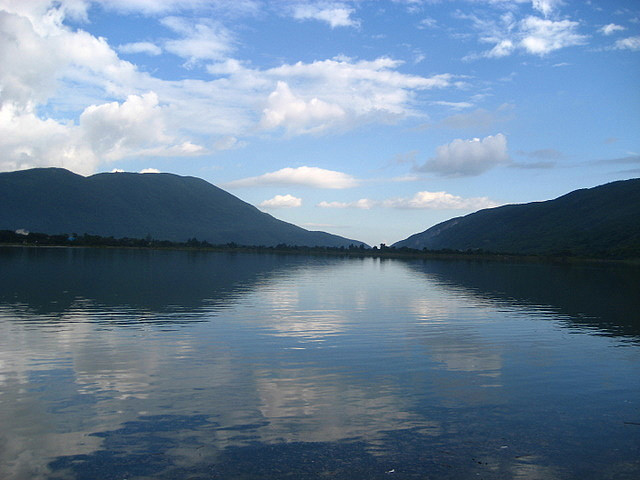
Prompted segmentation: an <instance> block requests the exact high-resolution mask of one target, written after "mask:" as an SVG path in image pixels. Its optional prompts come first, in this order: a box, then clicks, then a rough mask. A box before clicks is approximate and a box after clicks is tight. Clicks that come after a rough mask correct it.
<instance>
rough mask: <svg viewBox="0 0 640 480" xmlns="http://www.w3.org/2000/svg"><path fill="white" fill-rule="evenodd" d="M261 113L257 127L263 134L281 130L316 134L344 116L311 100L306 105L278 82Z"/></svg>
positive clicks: (319, 101)
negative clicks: (265, 131)
mask: <svg viewBox="0 0 640 480" xmlns="http://www.w3.org/2000/svg"><path fill="white" fill-rule="evenodd" d="M267 105H268V106H267V108H265V109H264V110H263V115H262V120H261V122H260V123H261V126H262V127H263V128H265V129H267V130H270V129H274V128H278V127H284V128H285V129H286V130H287V132H289V133H295V134H302V133H319V132H321V131H323V130H326V129H327V128H329V127H330V126H331V125H332V124H333V123H334V122H335V121H336V120H339V119H340V118H343V117H344V116H345V111H344V110H343V109H342V108H341V107H340V106H339V105H335V104H329V103H327V102H323V101H322V100H319V99H318V98H312V99H311V100H309V101H308V102H306V101H304V100H303V99H301V98H299V97H296V96H295V95H294V94H293V93H292V92H291V89H290V88H289V85H287V84H286V83H285V82H278V84H277V86H276V89H275V90H274V91H273V92H271V94H270V95H269V98H268V100H267Z"/></svg>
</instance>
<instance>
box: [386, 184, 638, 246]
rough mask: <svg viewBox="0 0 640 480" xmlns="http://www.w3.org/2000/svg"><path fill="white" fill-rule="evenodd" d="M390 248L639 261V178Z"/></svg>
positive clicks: (472, 219)
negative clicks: (600, 257) (613, 258)
mask: <svg viewBox="0 0 640 480" xmlns="http://www.w3.org/2000/svg"><path fill="white" fill-rule="evenodd" d="M393 246H394V247H397V248H400V247H409V248H416V249H423V248H427V249H432V250H440V249H453V250H469V249H472V250H476V249H483V250H485V251H491V252H500V253H517V254H559V253H565V254H566V253H570V254H573V255H581V256H593V255H597V256H602V255H616V256H624V257H640V178H636V179H632V180H623V181H618V182H613V183H608V184H606V185H601V186H598V187H594V188H588V189H581V190H576V191H574V192H571V193H568V194H567V195H564V196H562V197H559V198H556V199H554V200H549V201H545V202H534V203H526V204H520V205H505V206H502V207H497V208H488V209H485V210H480V211H478V212H475V213H472V214H470V215H466V216H464V217H458V218H453V219H451V220H448V221H446V222H442V223H440V224H438V225H435V226H433V227H431V228H429V229H428V230H425V231H424V232H422V233H417V234H415V235H412V236H410V237H408V238H406V239H405V240H402V241H400V242H397V243H395V244H394V245H393Z"/></svg>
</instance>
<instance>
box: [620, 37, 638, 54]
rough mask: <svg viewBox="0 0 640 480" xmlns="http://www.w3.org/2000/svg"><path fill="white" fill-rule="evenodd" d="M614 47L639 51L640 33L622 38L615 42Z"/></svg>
mask: <svg viewBox="0 0 640 480" xmlns="http://www.w3.org/2000/svg"><path fill="white" fill-rule="evenodd" d="M613 48H615V49H616V50H633V51H638V50H640V35H639V36H637V37H627V38H621V39H620V40H618V41H617V42H616V43H615V44H614V46H613Z"/></svg>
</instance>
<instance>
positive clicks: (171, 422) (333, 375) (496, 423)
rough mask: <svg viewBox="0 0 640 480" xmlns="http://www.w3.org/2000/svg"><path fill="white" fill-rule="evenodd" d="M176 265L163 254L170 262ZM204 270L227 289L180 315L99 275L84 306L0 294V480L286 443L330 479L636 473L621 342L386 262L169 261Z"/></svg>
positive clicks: (79, 299) (143, 472)
mask: <svg viewBox="0 0 640 480" xmlns="http://www.w3.org/2000/svg"><path fill="white" fill-rule="evenodd" d="M112 255H118V253H117V252H113V253H112ZM126 255H127V256H128V257H127V259H128V262H129V263H130V264H132V266H131V268H133V269H137V268H138V267H139V265H137V264H136V261H137V260H136V257H135V255H132V254H131V253H130V252H129V253H127V254H126ZM180 255H181V253H175V254H173V255H171V256H170V257H166V256H161V257H160V259H161V260H162V261H163V262H164V263H163V264H165V263H166V264H167V265H168V266H167V268H169V269H171V270H175V269H176V268H178V267H180V266H181V265H182V264H181V260H180V258H181V257H180ZM185 255H186V254H185ZM167 258H169V259H170V261H168V262H167ZM243 258H244V259H245V260H247V262H246V264H244V263H243V261H242V259H243ZM215 259H221V260H220V262H221V263H216V262H217V260H215ZM45 260H46V258H45V259H44V260H43V258H41V257H39V260H38V261H45ZM85 260H86V259H85ZM107 260H108V258H107ZM252 260H256V262H254V263H251V261H252ZM302 260H304V261H302ZM77 261H79V260H77V259H75V260H74V259H71V260H69V262H70V264H69V265H70V266H71V267H77V266H78V265H77V263H75V262H77ZM102 261H104V260H102ZM65 262H67V260H65ZM65 262H62V263H61V264H60V263H59V264H58V266H60V265H67V264H68V263H65ZM144 262H145V268H147V269H151V270H154V271H156V272H159V273H160V274H161V275H167V273H166V272H164V271H163V269H162V268H163V267H162V266H161V265H155V264H153V259H151V260H150V259H149V258H148V257H146V256H145V257H144ZM149 262H152V264H151V265H150V264H149ZM203 262H204V263H205V264H206V265H207V266H208V268H209V269H210V270H211V271H218V272H219V271H220V270H223V271H224V270H225V269H228V268H234V269H235V277H236V278H235V280H234V283H233V285H231V286H228V285H225V284H224V282H223V281H221V279H220V275H218V279H212V277H211V276H209V275H208V274H207V270H205V269H201V271H199V272H195V273H194V275H193V281H196V282H200V283H199V285H198V286H195V285H194V288H195V289H196V290H197V294H195V295H194V294H193V293H189V294H188V295H187V296H186V297H185V298H186V299H188V301H185V303H184V304H180V303H179V300H180V298H181V297H180V295H177V294H175V292H174V293H173V294H172V293H166V295H165V298H164V299H163V298H157V299H155V298H151V297H149V288H150V287H149V288H147V287H148V286H146V287H145V288H144V292H143V294H141V295H142V296H141V297H139V298H136V296H135V292H131V291H128V292H120V291H118V288H119V286H118V284H117V283H113V282H111V283H110V285H109V286H106V285H99V284H98V285H95V288H96V290H95V295H94V296H93V297H92V296H91V293H92V291H91V289H90V288H86V287H85V286H82V285H75V284H68V285H64V286H63V288H64V289H65V291H67V292H69V296H73V298H72V299H68V300H67V303H66V306H65V307H64V308H59V305H57V306H56V305H50V304H51V303H52V301H55V298H54V297H48V296H43V295H42V294H38V296H37V299H35V300H34V299H32V297H31V296H30V295H29V292H28V291H27V290H25V289H21V290H17V291H16V292H15V293H12V294H11V295H12V297H11V298H17V299H18V300H19V301H8V300H7V296H6V295H5V296H4V300H3V303H2V304H0V425H2V429H1V431H0V476H1V477H2V478H7V479H23V478H24V479H27V478H35V479H38V478H49V477H51V475H52V472H53V471H55V475H59V476H60V478H65V475H67V476H68V478H82V474H83V472H85V473H86V471H87V469H89V470H90V469H91V468H97V465H103V464H104V463H105V462H106V463H107V464H109V465H111V467H109V468H112V469H113V471H112V472H111V474H112V475H111V476H109V477H108V478H136V477H139V478H145V477H147V478H149V477H153V478H160V477H162V478H165V477H166V478H176V477H180V476H184V477H185V478H188V475H190V474H192V473H193V474H194V475H196V474H199V475H202V476H206V475H205V474H206V472H209V473H211V470H210V469H211V468H212V467H211V465H218V467H216V468H224V466H225V465H228V468H229V470H228V472H233V471H234V469H236V471H237V469H241V468H244V467H243V466H245V467H246V465H248V464H250V463H251V462H250V461H249V460H247V459H250V458H253V457H254V456H255V455H262V456H261V457H260V458H261V459H262V460H261V461H262V462H263V465H265V466H264V468H270V467H269V465H270V463H269V462H270V461H271V460H273V459H274V458H276V457H278V458H281V457H282V456H285V457H286V456H287V455H288V454H289V453H288V452H295V455H294V454H293V453H291V455H293V456H294V457H295V458H296V459H298V458H301V459H302V460H299V459H298V460H295V461H294V460H291V461H290V464H289V468H290V469H292V471H293V470H295V468H297V467H299V466H300V465H302V464H301V463H299V462H303V463H304V462H306V461H307V460H304V459H306V458H308V457H309V458H314V459H315V461H316V463H315V465H316V467H314V468H319V469H320V470H318V471H317V472H316V473H317V474H318V475H320V474H323V475H329V474H330V473H331V472H333V475H332V476H335V477H341V476H342V478H378V477H377V476H376V475H382V476H384V475H385V473H384V472H385V471H388V470H391V469H394V470H396V471H397V473H398V476H397V477H396V478H403V477H402V475H401V474H402V472H403V471H404V472H405V474H407V475H408V474H409V473H411V474H412V475H414V474H415V475H414V476H418V475H419V474H420V472H423V473H424V471H425V470H424V469H427V470H428V471H430V472H435V473H433V475H434V477H435V478H471V477H474V478H475V477H476V476H478V475H482V476H483V478H541V479H554V478H578V477H580V478H598V477H597V476H592V477H589V475H586V476H585V475H584V474H583V473H584V472H585V471H586V472H592V473H591V475H595V474H594V473H593V472H596V473H598V472H599V473H603V472H605V471H606V472H608V474H609V473H616V474H618V475H620V478H633V477H632V476H631V474H635V473H638V472H640V465H638V460H637V457H633V455H632V454H633V453H637V445H638V444H639V442H640V428H638V427H637V426H636V425H635V424H633V422H636V421H640V419H639V417H640V402H639V401H638V400H637V399H638V398H639V395H638V394H639V393H640V385H639V384H640V352H639V351H638V348H637V347H636V346H634V345H633V344H630V343H628V342H623V341H621V340H619V339H617V338H615V337H601V336H594V335H590V334H585V332H586V333H590V332H591V330H584V329H582V328H581V326H580V324H571V321H572V317H571V316H567V314H558V313H554V312H555V307H554V306H553V305H551V306H546V307H544V308H539V307H533V306H531V307H528V306H526V305H525V306H523V305H521V304H519V303H518V302H517V301H514V302H512V303H509V302H506V301H505V300H504V298H502V297H501V298H498V299H496V300H495V301H494V300H493V299H492V298H493V297H491V296H488V295H480V294H478V291H477V290H476V289H468V288H467V287H466V286H464V287H463V286H461V284H451V283H450V282H449V283H447V282H445V281H443V277H442V272H439V273H438V275H432V274H431V273H430V272H424V271H422V270H421V269H422V267H419V268H416V266H415V265H413V264H405V263H403V262H395V261H380V260H372V259H365V260H340V259H314V258H307V259H305V258H304V257H300V258H296V259H294V260H292V259H291V258H289V257H283V258H281V259H278V257H276V258H275V259H273V258H270V259H267V260H265V259H261V260H258V259H257V258H256V257H254V256H247V257H243V256H242V255H238V256H234V258H233V259H229V258H227V257H225V256H216V255H211V256H209V257H202V258H201V260H200V263H198V262H196V263H194V262H193V259H192V258H190V257H189V259H188V261H187V262H185V263H184V265H182V267H183V268H184V269H185V270H188V269H189V268H196V269H197V268H200V267H198V266H197V265H201V264H202V263H203ZM207 262H210V264H208V263H207ZM96 265H100V262H98V261H97V260H96V259H95V258H93V257H92V258H91V267H92V268H95V267H96ZM118 265H119V268H123V267H122V263H121V262H118ZM34 268H36V267H34ZM105 268H106V267H105ZM460 268H462V267H460ZM466 268H471V269H472V268H473V266H467V267H466ZM36 271H37V269H36ZM79 274H81V275H85V274H86V272H82V271H81V272H80V273H79ZM107 277H109V278H112V274H109V275H107ZM179 277H180V281H182V282H185V281H188V278H189V276H188V275H184V274H180V275H179ZM167 278H168V277H167ZM537 280H539V279H537ZM537 280H536V281H537ZM139 281H143V277H139ZM532 281H534V279H532ZM156 282H157V281H156ZM203 282H204V285H203ZM208 282H209V283H208ZM25 285H26V282H25ZM187 286H188V285H187ZM187 286H185V285H182V286H181V287H180V288H181V289H183V290H185V289H186V287H187ZM126 287H127V288H130V287H131V285H130V284H126ZM3 288H5V289H9V288H11V287H10V286H7V285H6V284H5V285H4V286H3ZM25 288H26V287H25ZM167 288H168V289H170V284H169V283H168V284H167ZM536 288H537V287H536ZM74 289H76V290H74ZM163 291H164V290H163ZM167 291H168V290H167ZM77 293H82V295H77ZM119 298H121V299H125V300H126V301H124V302H123V303H121V304H120V303H118V300H117V299H119ZM47 305H49V307H47ZM607 328H609V327H607ZM625 339H626V338H625ZM624 345H626V348H616V347H620V346H624ZM625 422H627V423H625ZM629 422H631V423H629ZM602 442H606V443H607V444H611V445H614V446H615V449H610V450H606V449H605V450H603V449H602V448H600V446H601V444H602ZM599 444H600V446H599ZM302 445H309V448H310V449H311V450H305V447H303V446H302ZM267 446H269V448H271V449H272V450H269V451H271V452H272V453H270V454H269V453H268V452H269V451H267V450H265V448H267ZM247 449H248V450H247ZM273 449H275V450H273ZM265 452H267V453H265ZM327 452H329V453H327ZM342 454H344V455H345V456H346V457H347V458H348V459H350V460H348V462H347V463H349V462H351V465H350V467H349V468H351V470H350V473H351V477H350V476H349V470H348V469H347V467H346V466H345V467H344V469H343V470H340V468H338V467H336V462H337V461H338V458H340V455H342ZM570 457H571V460H568V458H570ZM287 458H288V457H287ZM323 459H324V460H323ZM359 461H361V463H358V462H359ZM247 462H248V463H247ZM296 462H298V463H296ZM323 462H324V463H323ZM332 462H333V463H332ZM305 465H307V466H306V467H305V468H312V467H311V466H310V464H308V463H306V464H305ZM427 467H428V468H427ZM605 467H606V468H605ZM246 468H258V467H256V466H251V467H246ZM283 468H284V470H283V471H284V472H286V471H287V465H286V462H285V465H284V466H283ZM300 468H301V467H300ZM83 469H85V470H83ZM136 469H137V470H136ZM208 469H209V470H208ZM332 469H333V470H332ZM385 469H386V470H385ZM403 469H404V470H403ZM421 469H422V470H421ZM65 472H66V473H65ZM136 472H137V473H136ZM358 472H360V473H358ZM218 473H220V472H218ZM262 473H263V474H264V472H262ZM394 473H395V472H394ZM627 473H629V475H628V476H626V477H625V475H626V474H627ZM118 475H120V476H118ZM220 475H222V474H221V473H220ZM232 476H233V475H232ZM86 478H91V477H90V476H88V477H86ZM105 478H106V477H105ZM247 478H254V477H251V475H250V474H248V473H247ZM255 478H263V477H260V475H259V474H258V473H256V475H255ZM380 478H382V477H380Z"/></svg>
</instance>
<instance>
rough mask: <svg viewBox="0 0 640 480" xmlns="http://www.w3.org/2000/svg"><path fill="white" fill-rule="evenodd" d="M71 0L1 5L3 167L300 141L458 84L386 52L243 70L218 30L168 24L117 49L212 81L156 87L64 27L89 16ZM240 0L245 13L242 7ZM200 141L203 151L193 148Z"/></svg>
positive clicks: (82, 165)
mask: <svg viewBox="0 0 640 480" xmlns="http://www.w3.org/2000/svg"><path fill="white" fill-rule="evenodd" d="M76 3H78V2H75V3H74V1H71V0H64V1H60V2H54V1H49V0H41V1H37V2H36V1H33V2H17V1H16V2H7V1H4V3H2V5H3V10H2V11H0V65H2V68H0V91H1V96H0V102H1V103H0V109H1V112H2V113H1V116H2V119H1V123H0V155H1V158H2V160H0V168H2V169H14V168H28V167H33V166H49V165H57V166H65V167H66V168H71V169H72V170H74V171H76V172H79V173H92V172H93V171H95V169H96V168H97V166H98V165H99V164H100V163H102V162H108V161H112V160H116V159H120V158H124V157H133V156H140V155H146V156H151V155H180V156H189V155H196V154H202V153H205V152H207V151H209V152H212V151H217V150H222V149H227V148H236V147H240V146H242V145H244V144H245V143H246V142H245V140H246V138H247V137H250V136H253V135H256V134H258V135H259V134H264V132H265V131H269V132H271V133H272V134H274V135H279V134H281V133H282V132H284V133H285V134H288V135H300V134H308V133H321V132H331V131H336V130H337V129H341V130H346V129H349V128H354V127H357V126H360V125H363V124H367V123H376V122H378V123H390V122H394V121H397V120H399V119H402V118H406V117H407V116H412V115H417V114H419V112H418V111H417V109H415V106H416V105H419V101H420V99H419V98H417V95H418V93H419V92H421V91H423V90H429V89H436V88H451V87H460V86H462V83H461V82H460V79H459V78H456V77H455V76H454V75H451V74H448V73H444V74H439V75H433V76H430V77H424V76H419V75H410V74H404V73H402V72H400V68H401V66H402V62H401V61H398V60H394V59H391V58H387V57H380V58H375V59H373V60H354V59H350V58H346V57H336V58H333V59H328V60H320V61H315V62H311V63H303V62H298V63H295V64H284V65H281V66H278V67H275V68H270V69H258V68H249V67H248V66H247V65H248V64H245V63H242V62H241V61H238V60H235V59H231V58H229V55H230V54H231V53H232V52H233V49H234V46H235V44H234V39H233V36H232V34H231V33H230V32H229V31H227V30H226V29H224V27H222V26H221V24H219V23H216V21H212V20H207V19H205V20H202V19H198V18H196V19H195V20H193V21H188V20H186V19H185V18H178V17H168V18H164V19H163V20H162V21H163V22H164V24H165V25H166V26H168V27H170V28H171V29H172V30H173V31H174V32H176V34H177V35H176V37H177V38H175V39H171V40H168V41H166V42H164V43H162V44H160V43H158V44H157V45H155V44H153V43H148V42H138V43H130V44H124V45H121V46H120V47H119V48H120V49H121V51H122V52H125V51H128V52H139V53H148V54H155V53H157V52H158V49H160V47H162V48H164V49H165V50H171V51H172V52H173V53H176V54H178V55H180V56H182V57H183V58H185V59H186V61H187V65H193V64H196V63H199V62H209V61H214V62H216V63H215V64H214V65H210V66H208V70H209V72H210V73H211V74H212V78H211V79H185V80H173V81H170V80H162V79H160V78H154V77H153V76H152V75H151V74H149V73H145V72H141V71H139V70H138V69H137V68H136V66H135V65H133V64H132V63H130V62H127V61H124V60H122V59H120V58H119V57H118V53H117V52H116V51H115V50H114V48H112V47H111V46H110V45H109V44H108V42H107V40H106V39H105V38H98V37H94V36H93V35H91V34H89V33H88V32H86V31H83V30H81V29H75V30H72V29H70V28H69V27H67V26H66V25H65V23H64V20H65V19H66V18H67V17H68V16H69V15H73V16H74V18H76V19H82V18H83V16H86V13H87V11H88V10H87V9H86V8H85V9H84V10H83V8H81V6H82V5H84V6H85V7H86V6H87V5H88V4H86V3H83V4H82V5H81V4H80V3H78V5H76ZM231 3H232V2H230V1H229V2H227V1H221V2H215V5H214V3H212V2H208V1H201V2H198V1H187V0H185V1H179V0H175V1H169V0H167V1H164V2H163V1H143V0H131V2H129V0H127V1H126V2H125V1H119V0H114V1H113V2H107V1H105V2H103V3H102V6H103V7H104V8H106V9H114V10H116V11H118V12H120V11H124V12H127V13H131V12H139V13H143V14H149V15H165V14H168V13H179V12H181V11H183V9H201V8H202V9H205V10H207V11H209V12H210V13H211V12H213V11H215V12H216V13H217V12H221V11H222V10H224V9H223V7H222V6H221V5H223V4H224V5H227V4H228V5H230V6H229V8H230V9H233V8H234V7H232V6H231ZM243 3H247V5H246V9H245V10H244V11H247V12H249V11H250V8H249V7H250V5H248V4H249V3H253V2H247V1H245V2H243ZM74 5H75V6H74ZM254 6H255V5H254ZM243 8H244V7H243ZM203 11H204V10H203ZM83 12H84V13H83ZM220 15H222V13H220ZM218 17H219V15H218V16H216V17H215V18H218ZM149 92H153V94H154V95H155V98H154V99H153V101H152V97H151V96H149ZM136 112H138V113H139V114H140V116H139V117H136ZM119 122H122V123H119ZM144 122H147V123H146V128H145V125H144ZM25 128H26V129H27V130H25ZM168 132H171V134H169V133H168ZM202 137H204V138H206V139H207V140H206V142H207V145H206V146H201V145H199V144H200V143H201V141H198V140H197V139H199V138H202ZM216 139H217V140H216Z"/></svg>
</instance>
